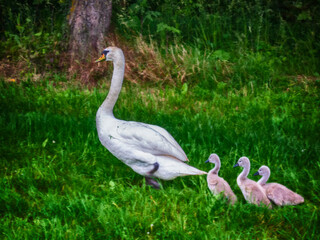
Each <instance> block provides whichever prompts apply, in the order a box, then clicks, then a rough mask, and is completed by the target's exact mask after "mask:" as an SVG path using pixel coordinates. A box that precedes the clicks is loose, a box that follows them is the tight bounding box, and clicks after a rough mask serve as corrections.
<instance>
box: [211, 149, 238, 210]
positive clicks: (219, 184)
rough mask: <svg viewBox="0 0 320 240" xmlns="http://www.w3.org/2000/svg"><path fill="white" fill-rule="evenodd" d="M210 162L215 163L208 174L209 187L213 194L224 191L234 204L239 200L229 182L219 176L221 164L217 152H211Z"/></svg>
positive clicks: (225, 195) (224, 194)
mask: <svg viewBox="0 0 320 240" xmlns="http://www.w3.org/2000/svg"><path fill="white" fill-rule="evenodd" d="M208 162H210V163H213V164H215V166H214V168H213V169H212V170H210V171H209V172H208V175H207V182H208V188H209V189H210V191H211V192H212V193H213V195H219V194H220V193H223V196H224V197H225V198H227V199H228V200H229V201H230V202H231V204H234V203H235V202H236V201H237V197H236V195H235V194H234V193H233V191H232V189H231V188H230V186H229V184H228V182H227V181H226V180H224V179H223V178H221V177H219V176H218V173H219V170H220V166H221V162H220V158H219V156H218V155H217V154H215V153H213V154H211V155H210V157H209V158H208V160H207V161H206V163H208Z"/></svg>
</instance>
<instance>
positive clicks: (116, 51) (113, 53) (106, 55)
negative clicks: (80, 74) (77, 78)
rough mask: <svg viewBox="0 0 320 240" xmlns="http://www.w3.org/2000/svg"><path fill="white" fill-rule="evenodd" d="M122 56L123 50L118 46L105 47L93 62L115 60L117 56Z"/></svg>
mask: <svg viewBox="0 0 320 240" xmlns="http://www.w3.org/2000/svg"><path fill="white" fill-rule="evenodd" d="M122 56H123V52H122V50H121V49H120V48H117V47H107V48H106V49H104V50H103V51H102V53H101V56H100V58H99V59H97V60H96V61H95V62H103V61H112V62H113V61H116V60H117V59H119V57H122Z"/></svg>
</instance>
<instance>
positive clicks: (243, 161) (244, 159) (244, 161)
mask: <svg viewBox="0 0 320 240" xmlns="http://www.w3.org/2000/svg"><path fill="white" fill-rule="evenodd" d="M248 166H250V161H249V159H248V158H247V157H241V158H239V160H238V162H237V163H236V164H235V165H234V166H233V167H248Z"/></svg>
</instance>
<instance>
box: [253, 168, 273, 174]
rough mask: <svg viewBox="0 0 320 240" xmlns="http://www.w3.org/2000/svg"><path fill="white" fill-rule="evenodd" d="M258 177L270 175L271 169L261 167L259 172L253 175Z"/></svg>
mask: <svg viewBox="0 0 320 240" xmlns="http://www.w3.org/2000/svg"><path fill="white" fill-rule="evenodd" d="M256 175H260V176H265V175H270V169H269V168H268V167H267V166H261V167H260V168H259V170H258V171H257V172H256V173H255V174H253V176H256Z"/></svg>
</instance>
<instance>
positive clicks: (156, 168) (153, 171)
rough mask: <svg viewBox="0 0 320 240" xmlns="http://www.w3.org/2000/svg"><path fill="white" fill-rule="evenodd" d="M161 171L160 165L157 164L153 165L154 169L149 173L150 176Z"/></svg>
mask: <svg viewBox="0 0 320 240" xmlns="http://www.w3.org/2000/svg"><path fill="white" fill-rule="evenodd" d="M158 169H159V163H157V162H155V163H154V164H153V169H152V170H151V171H149V172H148V174H149V175H152V174H154V173H155V172H156V171H157V170H158Z"/></svg>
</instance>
